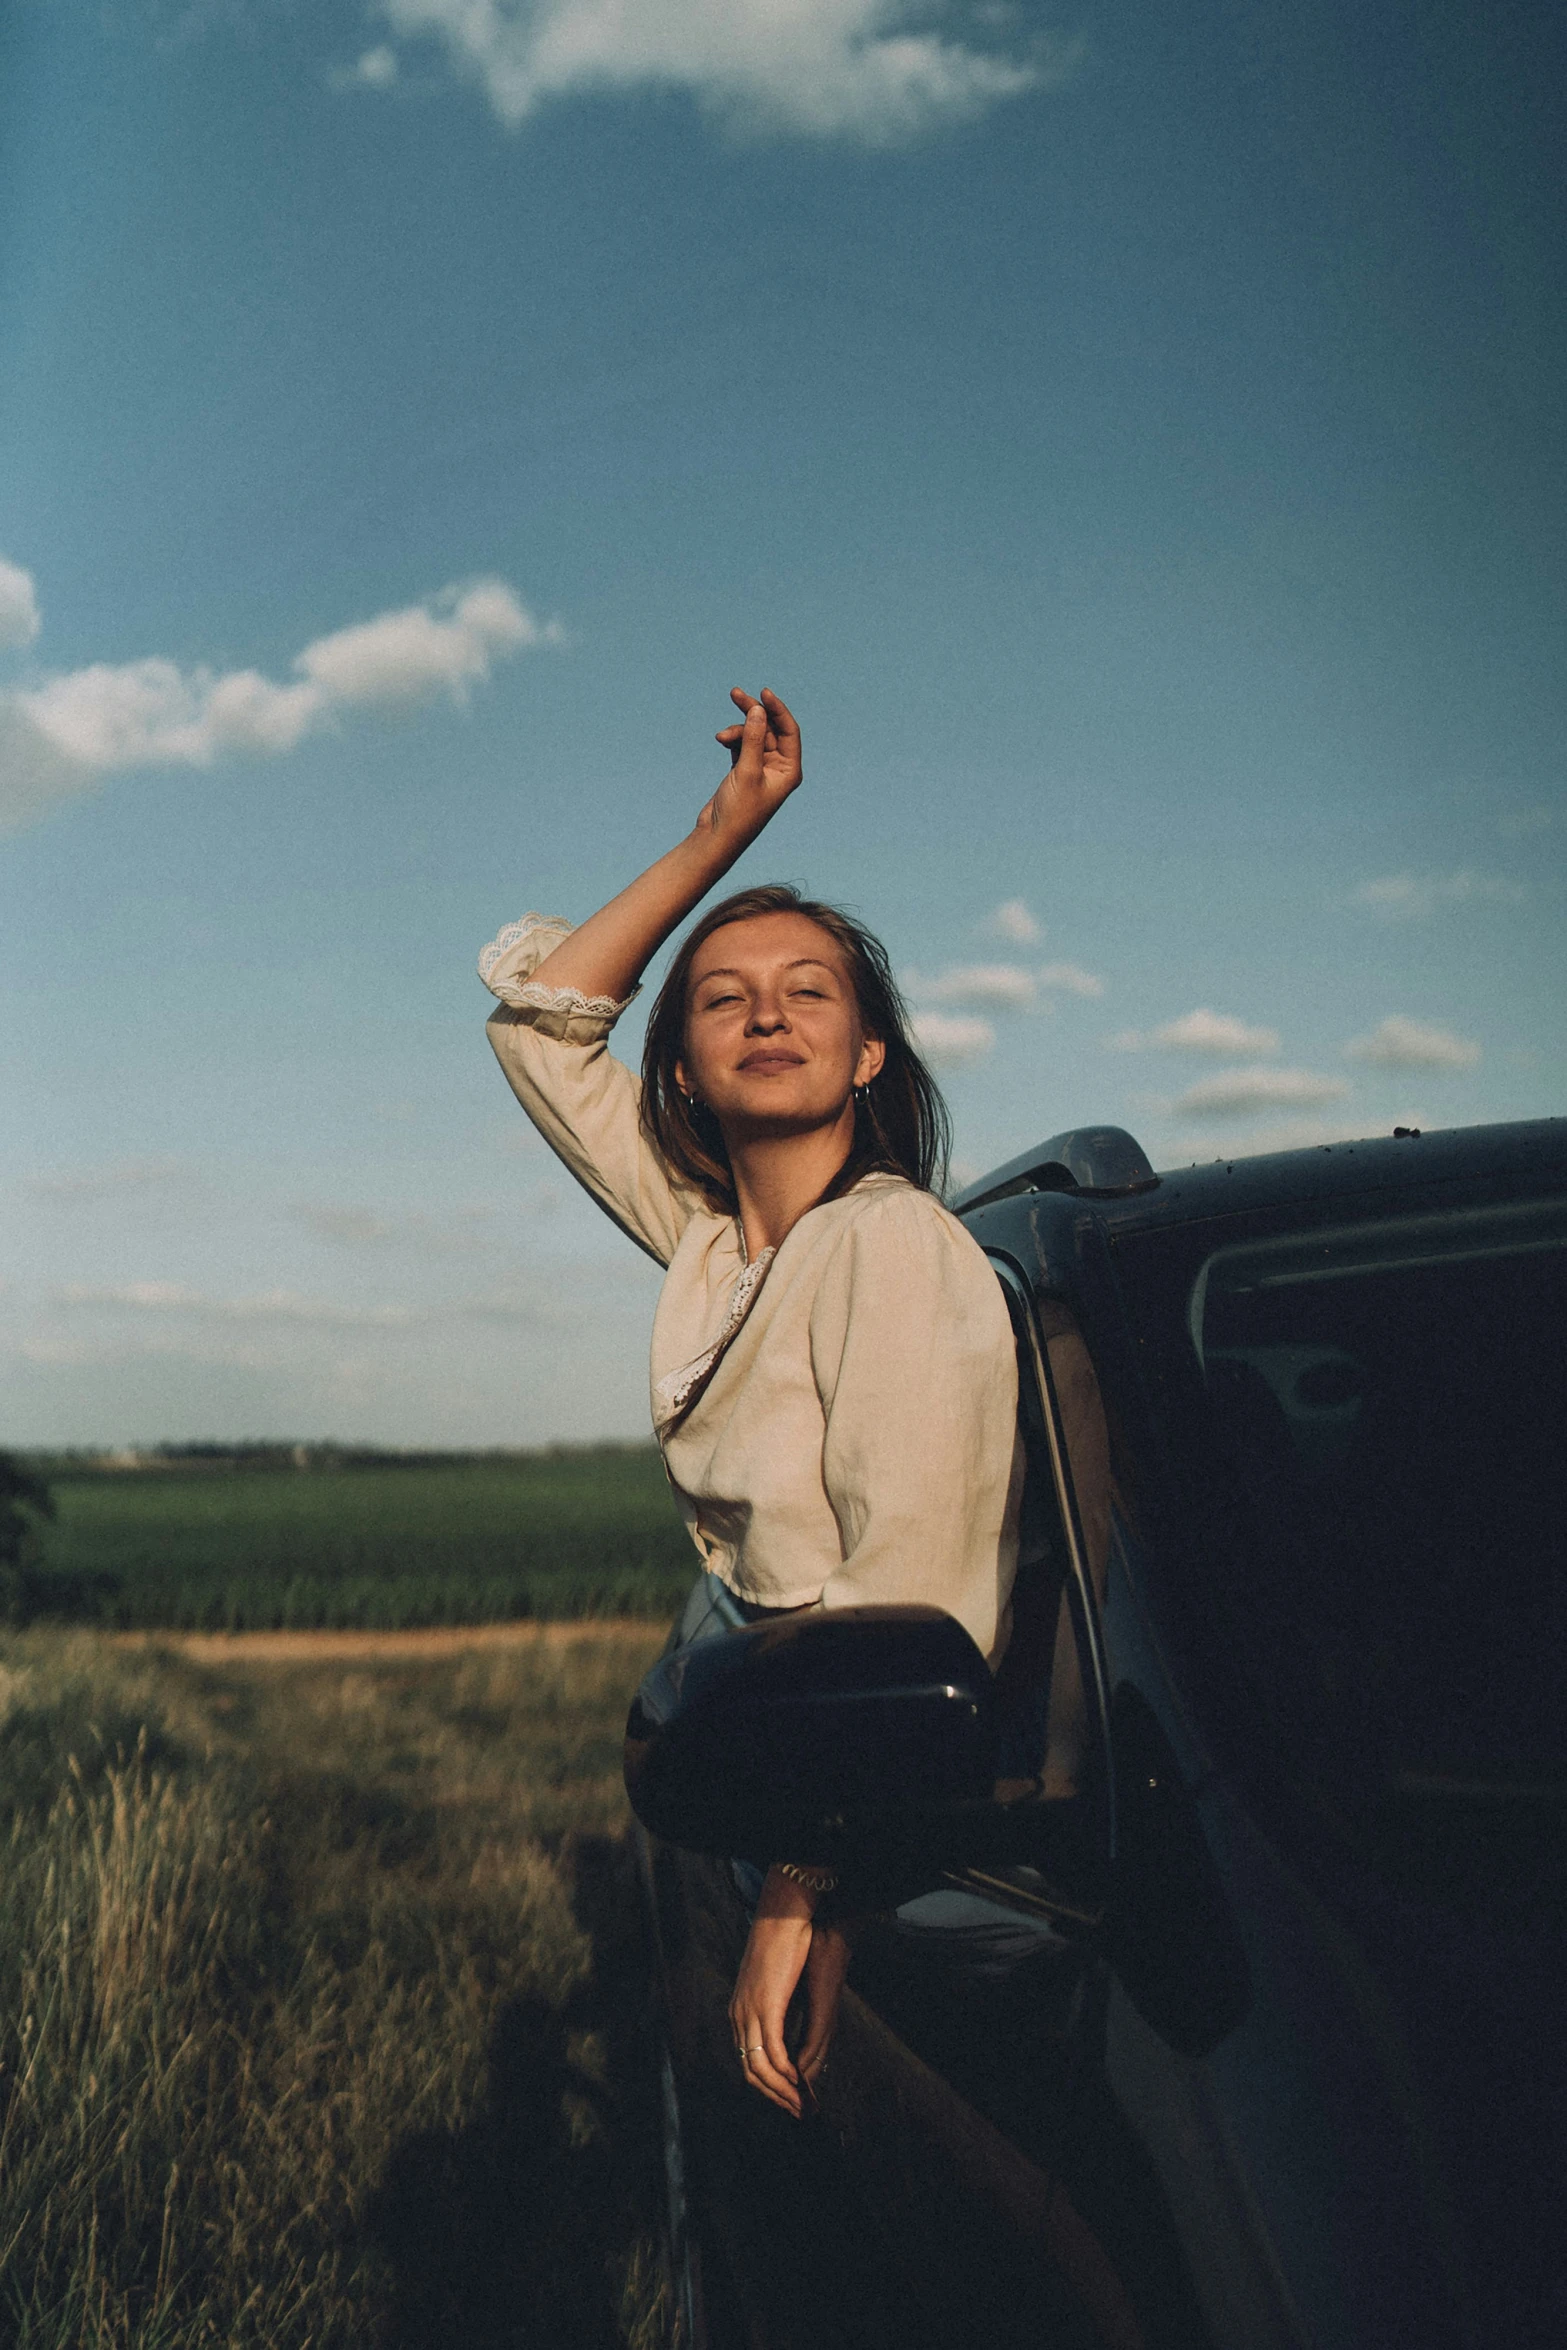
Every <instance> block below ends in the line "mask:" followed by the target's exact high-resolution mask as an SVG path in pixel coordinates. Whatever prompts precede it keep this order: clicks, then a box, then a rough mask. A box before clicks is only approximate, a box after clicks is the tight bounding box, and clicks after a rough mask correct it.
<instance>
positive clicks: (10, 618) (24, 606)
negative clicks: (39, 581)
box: [0, 555, 39, 650]
mask: <svg viewBox="0 0 1567 2350" xmlns="http://www.w3.org/2000/svg"><path fill="white" fill-rule="evenodd" d="M38 625H39V623H38V594H37V590H36V589H35V587H34V585H33V575H32V573H31V572H30V571H24V570H23V569H22V566H21V565H20V563H8V562H7V561H6V559H5V557H4V556H3V555H0V647H4V648H6V649H7V650H14V649H15V648H16V647H17V646H18V645H30V644H31V643H32V642H33V640H34V638H35V637H36V636H37V634H38Z"/></svg>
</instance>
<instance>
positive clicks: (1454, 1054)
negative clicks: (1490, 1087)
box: [1344, 1013, 1480, 1069]
mask: <svg viewBox="0 0 1567 2350" xmlns="http://www.w3.org/2000/svg"><path fill="white" fill-rule="evenodd" d="M1344 1052H1345V1056H1346V1058H1347V1059H1349V1060H1351V1061H1367V1062H1369V1063H1370V1064H1371V1066H1372V1067H1373V1068H1374V1069H1472V1068H1473V1067H1474V1065H1475V1063H1476V1062H1477V1061H1478V1060H1479V1058H1480V1047H1479V1046H1478V1045H1477V1044H1475V1043H1473V1042H1471V1040H1470V1039H1469V1038H1468V1037H1466V1036H1455V1035H1454V1033H1453V1031H1452V1030H1451V1029H1450V1028H1433V1027H1431V1026H1429V1025H1428V1024H1427V1023H1426V1022H1425V1021H1423V1020H1406V1019H1404V1018H1403V1017H1402V1016H1401V1015H1400V1014H1398V1013H1393V1014H1391V1015H1390V1016H1389V1017H1388V1018H1387V1019H1386V1020H1379V1021H1378V1022H1377V1025H1376V1027H1375V1028H1373V1029H1372V1030H1371V1032H1370V1034H1369V1035H1367V1036H1356V1037H1352V1038H1351V1039H1350V1041H1349V1043H1348V1044H1347V1045H1346V1046H1345V1047H1344Z"/></svg>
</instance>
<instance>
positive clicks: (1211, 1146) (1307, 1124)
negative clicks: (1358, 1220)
mask: <svg viewBox="0 0 1567 2350" xmlns="http://www.w3.org/2000/svg"><path fill="white" fill-rule="evenodd" d="M1405 1122H1406V1123H1408V1124H1410V1125H1418V1124H1419V1120H1418V1119H1410V1120H1408V1121H1405ZM1355 1139H1356V1137H1355V1135H1354V1134H1353V1132H1352V1130H1351V1129H1350V1128H1349V1127H1347V1126H1345V1125H1343V1124H1341V1123H1334V1122H1332V1121H1331V1120H1329V1119H1326V1118H1269V1119H1265V1120H1263V1121H1262V1122H1261V1123H1260V1124H1252V1125H1249V1126H1238V1127H1234V1128H1232V1129H1231V1130H1230V1132H1229V1133H1228V1134H1222V1133H1221V1134H1215V1133H1214V1132H1213V1131H1212V1130H1211V1129H1208V1130H1205V1131H1204V1132H1203V1133H1202V1134H1201V1135H1200V1136H1196V1135H1188V1136H1187V1137H1185V1138H1184V1141H1178V1142H1177V1145H1176V1148H1175V1152H1174V1156H1175V1158H1176V1160H1177V1161H1183V1160H1185V1159H1187V1158H1195V1159H1197V1160H1199V1161H1206V1160H1211V1159H1251V1158H1258V1157H1260V1156H1261V1155H1262V1154H1263V1153H1264V1152H1266V1151H1303V1150H1314V1149H1317V1148H1319V1147H1320V1146H1321V1145H1322V1144H1323V1143H1342V1142H1351V1141H1354V1140H1355Z"/></svg>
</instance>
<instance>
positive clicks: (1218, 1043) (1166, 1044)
mask: <svg viewBox="0 0 1567 2350" xmlns="http://www.w3.org/2000/svg"><path fill="white" fill-rule="evenodd" d="M1110 1047H1111V1050H1112V1051H1113V1052H1118V1053H1141V1052H1149V1051H1160V1052H1170V1053H1212V1054H1215V1055H1218V1056H1219V1057H1221V1058H1228V1057H1230V1056H1232V1055H1233V1054H1235V1053H1276V1052H1277V1051H1278V1049H1279V1032H1278V1030H1277V1029H1276V1028H1257V1027H1253V1026H1251V1025H1250V1023H1248V1022H1247V1021H1245V1020H1236V1019H1234V1018H1232V1017H1231V1015H1230V1014H1229V1013H1228V1012H1210V1011H1208V1010H1206V1009H1199V1010H1198V1011H1195V1012H1183V1013H1182V1014H1181V1016H1180V1018H1179V1019H1178V1020H1166V1021H1165V1023H1164V1025H1163V1027H1162V1028H1123V1029H1122V1030H1121V1032H1120V1034H1119V1035H1118V1036H1112V1037H1111V1038H1110Z"/></svg>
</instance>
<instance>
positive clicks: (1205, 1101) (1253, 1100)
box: [1171, 1067, 1349, 1118]
mask: <svg viewBox="0 0 1567 2350" xmlns="http://www.w3.org/2000/svg"><path fill="white" fill-rule="evenodd" d="M1348 1091H1349V1087H1348V1085H1347V1084H1346V1083H1345V1082H1344V1080H1343V1078H1342V1077H1319V1076H1318V1075H1317V1073H1316V1071H1315V1070H1312V1069H1269V1068H1261V1067H1259V1068H1251V1069H1223V1070H1220V1071H1219V1072H1218V1073H1217V1075H1215V1076H1213V1077H1204V1078H1203V1079H1202V1080H1201V1082H1200V1083H1198V1084H1196V1085H1193V1086H1189V1087H1188V1088H1187V1090H1186V1092H1185V1093H1183V1094H1181V1095H1179V1096H1178V1097H1177V1099H1176V1100H1175V1101H1174V1102H1173V1103H1172V1104H1171V1110H1172V1112H1173V1114H1174V1116H1176V1117H1177V1118H1234V1117H1239V1116H1243V1115H1244V1114H1245V1113H1246V1112H1248V1111H1255V1110H1274V1109H1283V1108H1286V1107H1290V1108H1296V1109H1308V1108H1312V1107H1315V1106H1317V1105H1318V1104H1321V1103H1324V1102H1336V1101H1342V1100H1343V1098H1344V1096H1345V1095H1346V1094H1347V1093H1348Z"/></svg>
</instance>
